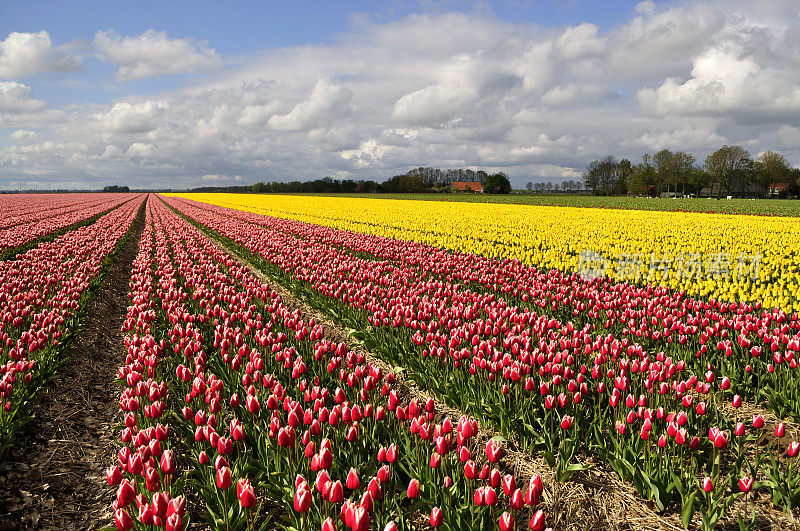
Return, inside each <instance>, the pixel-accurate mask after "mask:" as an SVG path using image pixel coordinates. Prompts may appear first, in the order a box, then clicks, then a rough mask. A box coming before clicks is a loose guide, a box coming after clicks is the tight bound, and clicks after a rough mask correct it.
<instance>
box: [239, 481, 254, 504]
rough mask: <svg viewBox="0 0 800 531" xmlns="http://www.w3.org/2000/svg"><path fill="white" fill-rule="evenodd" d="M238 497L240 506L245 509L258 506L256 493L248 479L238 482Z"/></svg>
mask: <svg viewBox="0 0 800 531" xmlns="http://www.w3.org/2000/svg"><path fill="white" fill-rule="evenodd" d="M236 495H237V497H238V498H239V504H240V505H241V506H242V507H243V508H245V509H252V508H253V507H255V506H256V493H255V490H254V489H253V486H252V485H251V484H250V480H248V479H240V480H239V481H237V482H236Z"/></svg>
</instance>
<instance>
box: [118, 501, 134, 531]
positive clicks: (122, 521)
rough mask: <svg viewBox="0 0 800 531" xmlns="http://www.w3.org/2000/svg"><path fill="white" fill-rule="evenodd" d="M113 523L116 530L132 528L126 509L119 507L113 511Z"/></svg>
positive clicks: (124, 530) (122, 530)
mask: <svg viewBox="0 0 800 531" xmlns="http://www.w3.org/2000/svg"><path fill="white" fill-rule="evenodd" d="M126 505H127V504H126ZM114 525H115V526H117V530H118V531H128V530H129V529H133V519H132V518H131V515H130V514H128V511H126V510H125V509H123V508H122V507H120V508H119V509H117V510H116V511H114Z"/></svg>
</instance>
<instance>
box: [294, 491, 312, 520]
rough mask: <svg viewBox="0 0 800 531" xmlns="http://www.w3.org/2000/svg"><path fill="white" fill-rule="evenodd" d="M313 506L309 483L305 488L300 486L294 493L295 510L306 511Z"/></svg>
mask: <svg viewBox="0 0 800 531" xmlns="http://www.w3.org/2000/svg"><path fill="white" fill-rule="evenodd" d="M310 507H311V491H310V490H309V489H308V485H305V488H302V487H301V488H299V489H297V490H296V491H295V493H294V510H295V511H297V512H299V513H306V512H308V509H309V508H310Z"/></svg>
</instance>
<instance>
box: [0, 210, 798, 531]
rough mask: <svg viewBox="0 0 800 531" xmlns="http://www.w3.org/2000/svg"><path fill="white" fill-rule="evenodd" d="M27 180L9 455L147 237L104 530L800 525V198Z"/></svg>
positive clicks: (7, 355)
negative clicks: (481, 197)
mask: <svg viewBox="0 0 800 531" xmlns="http://www.w3.org/2000/svg"><path fill="white" fill-rule="evenodd" d="M21 197H22V198H23V199H21V200H19V201H10V200H7V199H5V198H4V199H3V200H2V201H0V209H3V212H4V213H5V215H4V216H0V233H2V234H6V232H7V233H8V235H9V236H8V239H5V238H4V239H3V240H2V243H0V251H3V252H4V253H6V254H5V255H4V256H6V259H5V260H3V261H0V301H2V303H3V304H2V307H0V309H2V312H3V313H2V320H1V321H0V341H2V345H3V347H2V348H3V350H2V360H0V361H1V362H2V368H0V378H2V379H1V380H0V397H2V400H3V409H2V411H0V430H2V431H0V451H2V452H3V453H6V452H7V451H8V449H9V448H12V447H14V444H15V440H16V438H17V437H18V433H19V432H20V431H21V430H24V429H26V428H24V427H23V426H24V425H26V423H27V425H28V426H31V425H35V424H36V422H37V420H36V419H35V418H33V419H32V420H31V411H32V407H33V404H34V403H35V402H36V398H37V396H38V395H39V394H40V392H41V390H42V389H43V388H44V387H46V386H48V385H50V384H49V382H50V380H51V379H52V378H53V376H54V375H55V374H57V373H58V371H59V370H60V368H61V366H62V364H63V363H66V361H65V360H67V359H69V357H70V348H69V345H70V341H71V340H72V339H71V338H73V337H74V336H75V335H76V334H80V323H81V319H82V316H83V314H84V307H85V306H86V304H87V302H86V301H87V300H89V299H90V298H91V297H92V293H93V290H94V291H96V290H98V289H103V284H102V282H103V278H104V272H105V271H106V268H107V267H108V264H109V262H111V261H113V260H114V259H115V253H116V252H117V250H118V249H119V248H120V246H121V245H122V244H123V243H125V242H128V244H129V245H135V248H136V251H135V258H134V259H133V262H132V264H131V267H130V277H129V281H128V290H127V293H125V294H124V296H125V301H126V302H125V305H126V306H127V310H126V312H125V315H124V324H123V325H122V330H121V335H117V336H115V341H116V347H115V348H116V349H118V350H119V367H118V369H117V373H116V375H115V376H111V377H110V378H111V379H113V380H114V382H115V384H117V385H118V394H117V395H116V397H115V403H113V404H110V405H109V407H111V408H113V410H114V415H115V419H116V421H115V422H116V423H117V425H116V427H115V431H114V438H115V441H116V444H117V449H116V451H114V452H113V453H111V452H109V454H108V455H107V461H106V465H105V466H104V468H105V475H104V477H102V478H100V481H102V482H103V483H104V487H103V488H104V489H105V491H106V493H107V496H106V498H105V501H104V503H106V504H107V508H108V521H103V522H98V527H100V526H108V528H109V529H118V530H123V531H124V530H129V529H136V530H151V529H166V530H182V529H224V530H255V529H258V530H261V529H264V530H266V529H288V530H293V531H309V530H322V531H333V530H340V531H345V530H348V529H349V530H353V531H366V530H370V529H376V530H384V531H391V530H395V529H400V530H405V529H408V530H411V529H414V530H417V529H419V530H422V529H443V530H448V531H450V530H483V529H486V530H493V529H498V530H501V531H509V530H514V529H530V530H537V531H541V530H544V529H590V528H597V527H614V528H620V529H682V528H688V529H714V528H716V527H724V528H738V529H764V528H772V529H784V528H795V527H796V524H795V522H796V519H797V518H798V517H800V512H798V506H800V463H798V461H797V457H798V454H800V429H798V428H800V378H798V377H797V371H798V368H797V365H798V360H797V358H798V356H800V318H799V317H798V311H800V252H798V249H800V245H798V244H800V218H797V217H781V216H769V217H756V216H749V215H744V214H738V215H730V214H722V213H690V214H689V213H676V212H648V211H634V210H612V209H596V208H575V207H564V206H537V205H512V204H489V203H479V204H478V203H468V202H463V203H462V202H437V201H414V200H401V201H398V200H390V199H364V198H356V197H353V198H341V197H336V198H332V197H321V196H277V195H263V196H261V195H231V194H167V195H157V194H147V195H145V194H96V195H91V194H82V195H79V194H70V195H62V196H59V195H51V196H46V200H41V199H39V201H38V204H37V201H36V199H37V198H30V197H26V196H21ZM42 204H44V205H45V208H42V206H41V205H42ZM34 205H35V206H34ZM35 208H36V209H38V210H35V212H36V213H35V214H34V209H35ZM134 223H137V224H140V225H141V226H143V229H141V230H140V231H139V232H136V238H135V240H131V238H132V237H133V236H132V235H133V234H134V231H133V229H132V227H133V226H134ZM25 227H28V229H27V230H26V229H25ZM139 233H140V234H141V236H139ZM48 235H51V236H48ZM723 259H724V260H723ZM690 266H691V267H690ZM126 278H127V277H126ZM70 362H71V363H80V360H79V359H78V360H75V359H71V361H70ZM576 489H577V490H576ZM581 489H583V490H581ZM578 491H580V492H582V493H584V498H586V499H584V500H580V501H575V502H574V503H578V504H583V505H582V506H584V507H594V508H595V509H591V510H590V509H585V510H584V509H582V510H584V512H583V513H578V512H576V510H575V509H574V508H570V507H569V504H570V503H573V502H571V501H569V502H568V501H566V497H567V493H569V492H578ZM592 497H594V498H596V499H589V498H592ZM562 498H564V499H562ZM603 500H617V502H619V501H620V500H623V501H622V502H620V503H622V504H623V505H625V504H627V505H629V506H630V507H628V508H627V509H625V510H627V511H628V512H624V511H625V510H622V511H623V512H618V513H615V514H618V515H625V514H627V515H631V514H633V513H632V512H631V511H633V509H632V508H631V507H633V506H635V507H636V508H638V509H636V510H637V511H639V513H637V514H643V515H646V517H642V518H641V519H638V520H635V521H634V520H629V521H623V520H616V519H614V518H613V517H611V516H609V515H608V514H602V513H603V511H607V510H608V507H610V506H611V505H607V506H603V505H602V503H604V502H603ZM609 503H610V502H609ZM615 503H616V502H615ZM618 504H619V503H618ZM603 507H605V508H603ZM578 514H582V515H583V516H580V517H578V516H576V515H578ZM619 518H622V516H619Z"/></svg>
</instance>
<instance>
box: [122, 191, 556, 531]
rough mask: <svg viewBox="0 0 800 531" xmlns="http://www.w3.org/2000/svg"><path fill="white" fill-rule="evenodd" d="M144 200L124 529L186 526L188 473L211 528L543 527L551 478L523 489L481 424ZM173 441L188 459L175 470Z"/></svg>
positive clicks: (130, 369)
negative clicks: (445, 413)
mask: <svg viewBox="0 0 800 531" xmlns="http://www.w3.org/2000/svg"><path fill="white" fill-rule="evenodd" d="M148 215H149V218H148V222H152V225H150V224H148V227H147V229H146V232H145V237H144V238H143V240H142V243H141V245H140V253H139V256H138V257H137V260H136V262H135V265H134V274H133V277H132V280H131V289H132V292H131V301H132V305H131V307H130V308H129V310H128V321H127V322H126V326H125V329H126V344H128V349H129V356H128V359H127V360H126V365H125V366H124V367H123V368H121V369H120V376H121V377H122V378H123V380H124V381H125V383H126V387H125V389H124V390H123V394H122V396H121V400H120V406H121V408H122V409H123V410H124V411H125V425H126V427H125V428H124V429H123V432H122V436H121V437H122V441H123V443H125V446H124V447H123V448H122V450H121V451H120V455H119V456H118V463H117V465H115V466H114V467H112V468H111V469H109V471H108V479H109V483H111V484H113V485H116V486H117V488H118V495H117V500H116V502H115V507H114V508H115V523H116V525H117V527H118V528H119V529H130V528H134V527H135V528H143V527H144V526H155V527H159V528H160V527H166V528H168V529H179V528H181V527H182V526H183V525H185V523H186V518H185V515H184V514H183V507H184V506H185V502H184V500H186V498H185V497H184V496H185V495H186V494H184V492H185V491H182V490H181V489H179V488H178V486H179V485H182V483H181V482H182V478H183V477H187V478H188V480H189V481H190V482H191V483H192V485H193V491H194V492H197V493H198V494H199V496H200V497H201V498H202V505H203V506H204V507H206V508H207V510H206V515H205V518H206V523H207V524H208V525H209V526H214V527H226V528H249V527H253V526H254V525H256V524H258V525H268V524H269V523H272V524H275V525H279V526H288V527H291V528H295V529H300V528H301V527H304V528H306V529H307V528H308V526H312V527H313V528H318V529H325V530H332V529H337V528H339V529H342V528H350V529H354V530H355V529H368V528H370V523H371V524H372V528H383V527H385V528H386V529H395V528H398V527H400V528H406V527H409V525H410V522H411V521H414V520H418V519H420V518H423V516H422V515H424V518H425V520H426V521H427V522H428V523H429V524H430V525H432V526H434V527H443V528H446V529H475V528H485V527H487V526H489V527H491V526H492V525H495V524H492V522H496V525H497V526H498V527H499V528H500V529H503V530H506V529H511V528H512V527H513V522H514V518H515V517H517V518H522V517H524V518H525V519H526V521H529V522H530V527H531V528H532V529H542V528H543V527H544V524H545V517H544V513H543V512H542V511H533V510H530V509H525V507H534V506H536V505H537V504H538V502H539V496H540V494H541V491H542V485H541V480H540V479H538V477H534V478H531V481H530V482H529V486H528V487H527V489H524V488H523V489H520V488H518V487H517V485H516V481H515V479H514V477H513V476H511V475H508V474H506V475H505V476H503V475H502V474H501V472H500V469H499V468H497V465H492V464H491V463H497V461H498V460H499V458H500V453H499V452H500V450H499V447H496V446H495V445H494V444H493V443H491V442H490V444H489V445H488V446H487V448H486V452H485V456H486V457H485V459H480V457H479V456H478V455H474V454H475V451H476V448H475V444H474V443H473V436H474V434H475V426H474V425H473V424H472V423H470V422H468V421H466V420H464V419H462V420H461V421H459V423H458V425H457V426H453V424H452V423H451V421H450V420H449V419H439V421H438V422H435V417H434V415H433V411H434V407H433V406H434V404H433V402H432V401H430V402H429V403H427V404H425V405H424V407H421V405H420V404H419V402H418V401H417V400H411V401H410V402H408V401H406V400H403V401H401V400H400V399H398V396H397V392H396V390H395V389H394V375H392V374H390V375H384V374H383V373H382V372H381V370H380V369H379V368H378V367H376V366H374V365H371V364H369V363H367V362H366V360H365V359H364V356H363V355H359V354H356V353H353V352H348V350H347V348H346V346H345V345H343V344H334V343H331V342H329V341H327V340H325V339H322V335H323V330H322V327H321V326H319V325H316V324H315V323H314V322H313V320H310V321H305V320H304V319H303V317H302V315H300V314H299V312H297V311H294V312H292V311H290V310H288V309H287V308H286V307H285V306H284V305H283V303H282V302H281V300H280V298H279V297H278V296H277V294H276V293H275V292H273V291H272V290H271V289H270V288H269V287H268V286H266V285H264V284H262V283H261V282H260V281H259V280H258V279H257V278H255V277H254V276H253V275H252V274H251V273H250V272H249V270H248V269H247V268H245V267H243V266H241V265H238V264H237V263H236V262H234V261H233V260H232V258H231V257H230V256H228V255H226V254H225V253H223V252H222V251H220V250H219V249H218V248H216V247H215V246H214V245H213V244H212V242H211V241H210V240H208V238H206V237H205V236H204V235H203V234H202V233H200V232H199V231H198V230H197V229H194V228H193V227H191V226H190V225H188V224H187V223H186V222H185V221H183V220H181V219H180V218H178V217H177V216H175V215H174V214H173V213H172V212H171V211H170V210H168V209H167V208H166V207H164V205H163V204H160V203H157V202H155V203H154V202H151V203H150V204H149V210H148ZM156 338H160V339H156ZM171 374H174V375H175V378H173V377H172V376H171ZM162 404H163V406H162ZM170 411H173V412H174V413H178V414H170V413H169V412H170ZM165 419H168V420H165ZM159 434H162V435H163V436H162V437H159ZM154 441H158V442H157V443H156V442H154ZM168 451H169V452H172V453H171V454H170V455H171V456H174V460H175V461H176V462H177V463H178V464H179V466H177V467H175V468H173V467H172V465H171V464H170V463H171V459H172V458H171V459H170V462H168V463H167V469H168V470H169V471H170V472H169V473H168V472H167V471H166V470H165V467H164V462H163V461H164V458H163V455H165V453H166V452H168ZM159 455H160V456H162V457H161V458H160V459H159V458H158V456H159ZM480 460H485V461H486V462H487V464H486V465H485V466H479V465H478V464H477V463H478V462H479V461H480ZM180 463H184V464H183V469H182V470H181V466H180ZM192 463H194V464H192ZM190 468H194V470H193V471H191V472H188V469H190ZM148 478H149V479H148ZM165 478H169V481H166V480H165ZM234 482H235V483H236V484H237V491H236V496H235V497H234V495H233V493H232V484H233V483H234ZM167 485H169V488H167ZM501 486H502V487H503V493H504V496H503V497H502V498H501V499H498V493H497V490H496V489H497V488H499V487H501ZM176 500H178V501H176ZM269 500H272V503H275V502H277V503H279V504H281V505H282V507H283V509H282V510H279V511H278V512H277V513H276V512H275V511H274V510H270V509H268V507H270V502H269ZM197 501H200V500H197ZM186 505H189V506H191V505H192V500H191V499H189V503H188V504H186ZM500 507H503V508H505V509H507V510H506V511H505V512H504V513H503V514H502V515H500V516H499V518H498V517H496V515H495V512H494V509H495V508H500ZM270 518H272V519H273V520H274V521H270V520H269V519H270Z"/></svg>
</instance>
